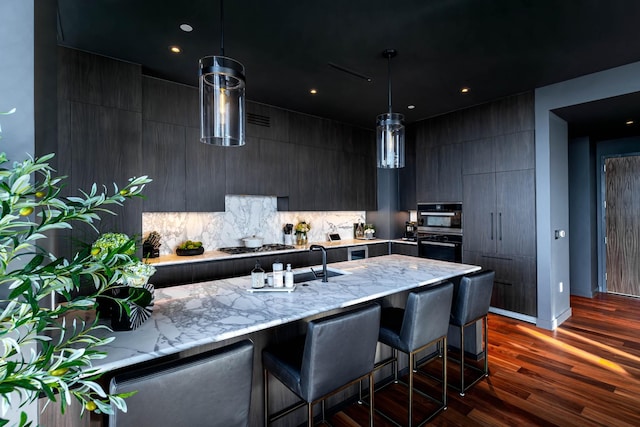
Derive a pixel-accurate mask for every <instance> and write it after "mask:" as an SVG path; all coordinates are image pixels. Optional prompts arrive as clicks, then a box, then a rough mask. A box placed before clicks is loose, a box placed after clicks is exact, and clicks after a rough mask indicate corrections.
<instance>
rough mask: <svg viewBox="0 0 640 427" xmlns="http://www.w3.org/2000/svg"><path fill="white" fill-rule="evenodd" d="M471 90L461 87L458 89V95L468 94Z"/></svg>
mask: <svg viewBox="0 0 640 427" xmlns="http://www.w3.org/2000/svg"><path fill="white" fill-rule="evenodd" d="M470 90H471V89H469V88H468V87H463V88H462V89H460V93H469V91H470Z"/></svg>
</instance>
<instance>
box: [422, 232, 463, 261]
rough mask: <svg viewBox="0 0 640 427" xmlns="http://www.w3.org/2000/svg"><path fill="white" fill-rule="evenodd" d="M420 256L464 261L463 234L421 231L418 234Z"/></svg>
mask: <svg viewBox="0 0 640 427" xmlns="http://www.w3.org/2000/svg"><path fill="white" fill-rule="evenodd" d="M418 256H419V257H421V258H431V259H439V260H442V261H450V262H462V235H461V234H431V233H424V234H422V233H420V234H418Z"/></svg>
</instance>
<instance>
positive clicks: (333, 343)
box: [262, 304, 380, 426]
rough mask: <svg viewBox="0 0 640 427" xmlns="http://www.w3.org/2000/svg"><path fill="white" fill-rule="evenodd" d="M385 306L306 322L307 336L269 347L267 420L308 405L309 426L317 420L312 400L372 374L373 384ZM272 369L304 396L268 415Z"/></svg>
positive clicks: (264, 354)
mask: <svg viewBox="0 0 640 427" xmlns="http://www.w3.org/2000/svg"><path fill="white" fill-rule="evenodd" d="M379 324H380V306H379V305H377V304H371V305H368V306H365V307H364V308H360V309H356V310H352V311H348V312H346V313H339V314H337V315H332V316H329V317H325V318H322V319H318V320H313V321H311V322H309V323H308V325H307V334H306V336H302V337H299V338H297V339H293V340H290V341H287V342H285V343H279V344H277V345H274V346H271V347H268V348H266V349H264V350H263V352H262V363H263V367H264V416H265V425H269V424H270V423H271V422H272V421H275V420H276V419H278V418H281V417H282V416H284V415H287V414H289V413H291V412H292V411H294V410H296V409H298V408H301V407H303V406H305V404H306V406H307V417H308V421H307V423H308V425H309V426H312V425H313V405H314V404H315V403H317V402H320V401H322V403H323V405H322V418H323V420H324V399H325V398H326V397H329V396H330V395H332V394H334V393H336V392H338V391H340V390H342V389H344V388H345V387H347V386H348V385H350V384H353V383H355V382H358V381H360V380H362V379H364V378H366V377H368V378H369V382H370V388H371V389H373V365H374V360H375V352H376V344H377V340H378V329H379ZM269 373H271V374H272V375H273V376H274V377H275V378H277V379H278V380H279V381H280V382H281V383H282V384H284V385H285V386H287V388H289V389H290V390H291V391H292V392H293V393H295V394H296V395H297V396H298V397H299V398H300V399H301V400H300V401H299V402H297V403H294V404H293V405H291V406H289V407H287V408H285V409H282V410H281V411H278V412H277V413H275V414H273V415H272V416H270V415H269V381H268V379H269ZM369 405H370V411H369V418H370V422H369V424H370V425H373V393H371V396H370V400H369Z"/></svg>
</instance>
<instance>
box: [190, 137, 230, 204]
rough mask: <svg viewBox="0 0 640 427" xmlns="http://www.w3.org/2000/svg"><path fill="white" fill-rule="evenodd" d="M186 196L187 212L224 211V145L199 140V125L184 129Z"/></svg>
mask: <svg viewBox="0 0 640 427" xmlns="http://www.w3.org/2000/svg"><path fill="white" fill-rule="evenodd" d="M185 135H186V140H185V151H186V157H185V169H184V175H185V186H186V190H185V197H186V200H185V201H186V206H185V208H186V211H187V212H224V196H225V194H226V191H225V188H226V184H227V174H226V170H225V165H226V159H227V155H228V153H230V152H233V150H234V149H233V148H232V149H231V151H229V148H227V147H217V146H212V145H209V144H203V143H202V142H200V128H192V127H188V128H186V129H185Z"/></svg>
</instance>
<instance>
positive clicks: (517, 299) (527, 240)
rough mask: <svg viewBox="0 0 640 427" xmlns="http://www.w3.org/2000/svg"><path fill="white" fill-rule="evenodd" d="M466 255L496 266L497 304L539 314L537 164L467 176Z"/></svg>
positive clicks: (486, 265) (469, 259) (473, 261)
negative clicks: (537, 278)
mask: <svg viewBox="0 0 640 427" xmlns="http://www.w3.org/2000/svg"><path fill="white" fill-rule="evenodd" d="M463 206H464V225H463V226H464V254H463V256H464V260H465V262H468V263H470V264H478V265H481V266H483V267H484V268H489V269H493V270H495V271H496V281H495V284H494V293H493V297H492V300H491V305H492V307H495V308H500V309H504V310H508V311H512V312H516V313H522V314H526V315H530V316H535V315H536V307H537V305H536V292H537V291H536V283H537V282H536V275H535V248H536V232H535V230H536V227H535V182H534V170H533V169H525V170H516V171H510V172H497V173H484V174H473V175H465V176H464V197H463Z"/></svg>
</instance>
